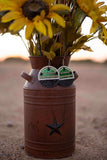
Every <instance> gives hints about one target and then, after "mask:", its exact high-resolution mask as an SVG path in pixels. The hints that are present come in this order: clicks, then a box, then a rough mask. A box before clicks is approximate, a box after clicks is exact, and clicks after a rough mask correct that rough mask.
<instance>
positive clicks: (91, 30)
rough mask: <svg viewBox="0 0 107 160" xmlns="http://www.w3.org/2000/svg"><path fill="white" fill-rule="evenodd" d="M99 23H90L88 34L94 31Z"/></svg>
mask: <svg viewBox="0 0 107 160" xmlns="http://www.w3.org/2000/svg"><path fill="white" fill-rule="evenodd" d="M98 26H99V24H98V23H96V22H93V23H92V26H91V29H90V34H91V33H94V32H95V31H96V29H97V28H98Z"/></svg>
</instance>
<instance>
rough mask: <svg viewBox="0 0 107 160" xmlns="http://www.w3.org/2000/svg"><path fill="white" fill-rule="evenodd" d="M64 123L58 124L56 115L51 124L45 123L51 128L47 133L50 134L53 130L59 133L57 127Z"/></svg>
mask: <svg viewBox="0 0 107 160" xmlns="http://www.w3.org/2000/svg"><path fill="white" fill-rule="evenodd" d="M63 124H64V123H61V124H58V123H57V120H56V117H55V118H54V121H53V124H46V126H47V127H49V128H50V129H51V132H50V133H49V135H50V136H51V135H52V134H53V133H54V132H56V133H57V134H59V135H61V133H60V131H59V128H60V127H61V126H62V125H63Z"/></svg>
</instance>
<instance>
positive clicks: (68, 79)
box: [58, 59, 74, 87]
mask: <svg viewBox="0 0 107 160" xmlns="http://www.w3.org/2000/svg"><path fill="white" fill-rule="evenodd" d="M62 63H63V66H61V67H60V68H59V69H58V72H59V83H58V84H59V85H60V86H63V87H68V86H70V85H72V83H73V81H74V73H73V71H72V70H71V68H69V67H68V66H65V65H64V59H63V61H62Z"/></svg>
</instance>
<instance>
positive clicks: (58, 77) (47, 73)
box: [38, 65, 74, 88]
mask: <svg viewBox="0 0 107 160" xmlns="http://www.w3.org/2000/svg"><path fill="white" fill-rule="evenodd" d="M38 80H39V81H40V83H41V84H42V85H43V86H44V87H47V88H51V87H55V86H57V85H60V86H63V87H68V86H70V85H72V83H73V81H74V73H73V71H72V70H71V69H70V68H69V67H67V66H61V67H60V68H59V69H57V68H55V67H53V66H50V65H49V66H45V67H43V68H42V69H41V70H40V71H39V73H38Z"/></svg>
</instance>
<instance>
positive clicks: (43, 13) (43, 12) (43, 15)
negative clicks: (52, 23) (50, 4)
mask: <svg viewBox="0 0 107 160" xmlns="http://www.w3.org/2000/svg"><path fill="white" fill-rule="evenodd" d="M45 14H46V13H45V10H42V11H41V13H40V16H41V18H44V17H45Z"/></svg>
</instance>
